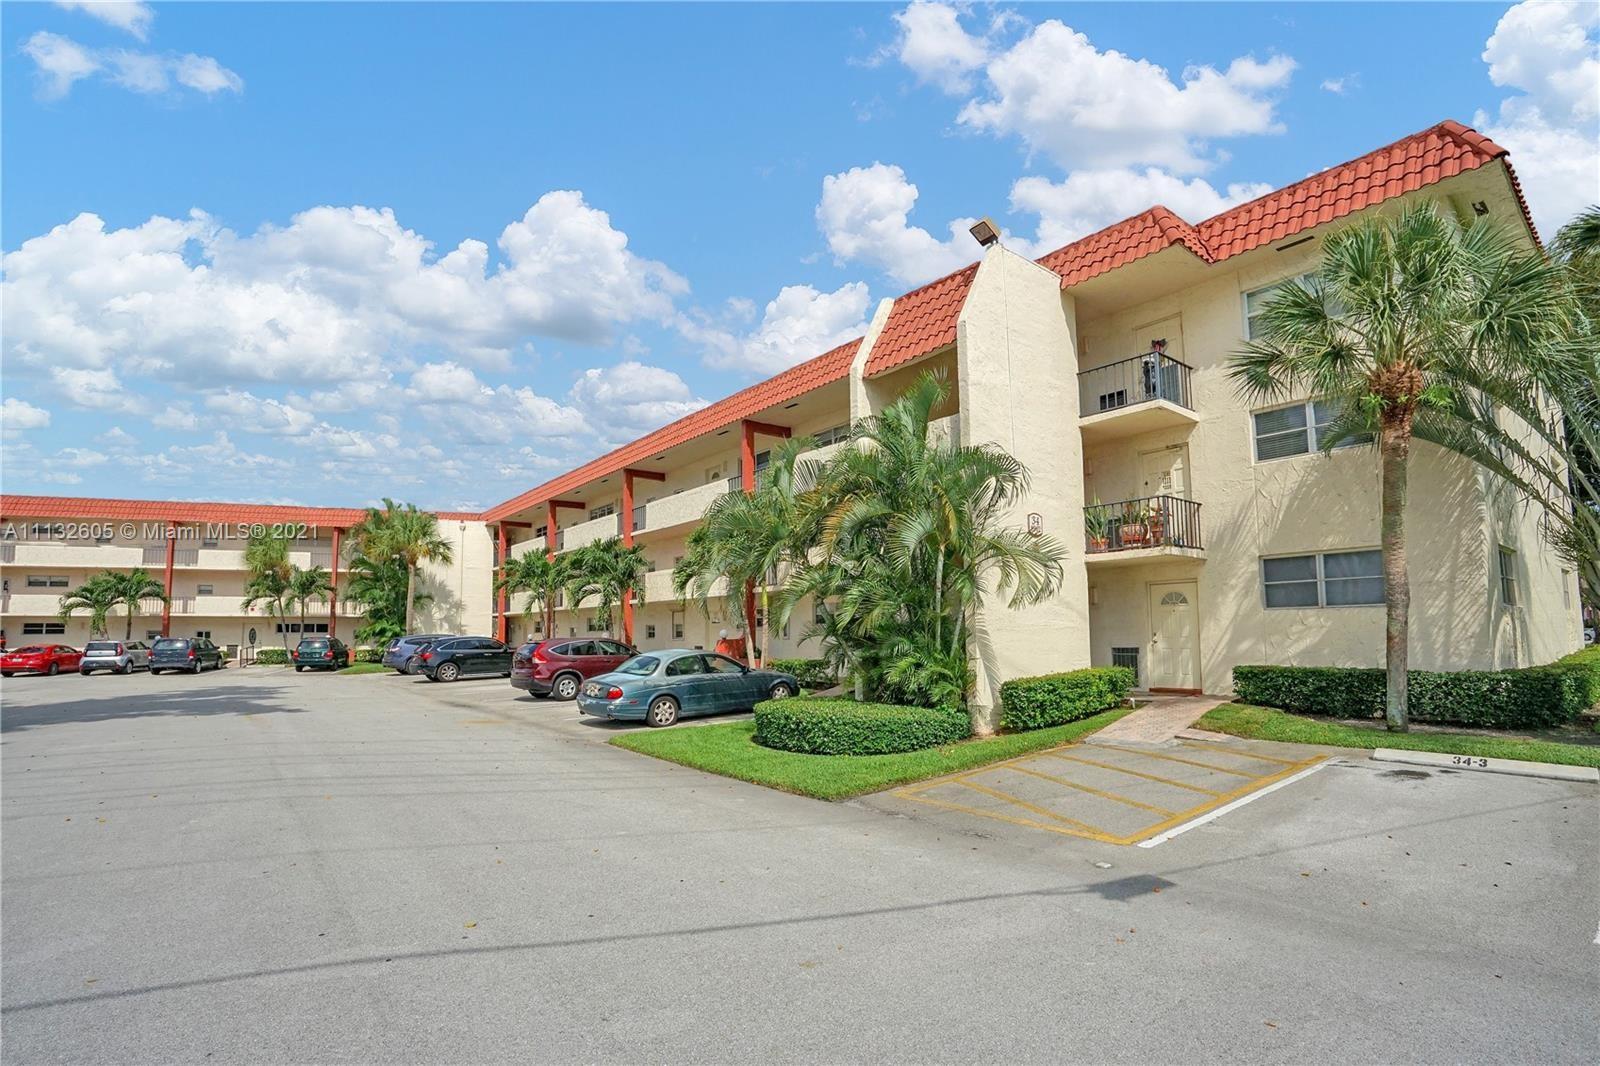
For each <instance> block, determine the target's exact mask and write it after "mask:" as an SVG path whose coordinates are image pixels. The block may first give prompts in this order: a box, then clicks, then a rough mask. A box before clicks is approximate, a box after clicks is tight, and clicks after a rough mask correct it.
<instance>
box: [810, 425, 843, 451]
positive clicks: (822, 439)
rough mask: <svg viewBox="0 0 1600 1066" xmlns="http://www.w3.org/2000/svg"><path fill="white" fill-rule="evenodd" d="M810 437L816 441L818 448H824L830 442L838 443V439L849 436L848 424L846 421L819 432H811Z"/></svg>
mask: <svg viewBox="0 0 1600 1066" xmlns="http://www.w3.org/2000/svg"><path fill="white" fill-rule="evenodd" d="M811 438H812V439H813V440H815V441H816V442H817V447H819V448H826V447H827V446H828V445H830V444H838V443H839V442H840V441H842V440H848V439H849V438H850V424H849V423H848V422H846V423H845V424H844V425H842V426H830V427H829V428H827V429H825V430H823V431H822V432H820V433H813V434H811Z"/></svg>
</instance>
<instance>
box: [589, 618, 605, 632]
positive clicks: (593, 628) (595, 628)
mask: <svg viewBox="0 0 1600 1066" xmlns="http://www.w3.org/2000/svg"><path fill="white" fill-rule="evenodd" d="M584 627H585V628H586V629H587V630H588V631H589V632H590V633H604V632H605V631H606V627H605V626H603V625H601V624H600V619H598V618H594V617H591V618H590V619H589V620H588V621H587V622H585V623H584Z"/></svg>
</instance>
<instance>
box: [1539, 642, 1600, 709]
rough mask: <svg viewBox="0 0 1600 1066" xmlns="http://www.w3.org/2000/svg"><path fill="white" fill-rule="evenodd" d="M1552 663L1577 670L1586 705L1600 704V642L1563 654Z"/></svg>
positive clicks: (1595, 705) (1594, 705)
mask: <svg viewBox="0 0 1600 1066" xmlns="http://www.w3.org/2000/svg"><path fill="white" fill-rule="evenodd" d="M1551 665H1552V666H1558V667H1561V668H1562V669H1565V670H1571V671H1573V672H1575V673H1576V674H1577V675H1578V676H1579V678H1580V679H1581V683H1582V684H1583V687H1584V697H1583V698H1584V699H1585V700H1586V701H1587V703H1586V704H1585V706H1588V707H1597V706H1600V644H1595V645H1593V646H1591V647H1587V648H1584V649H1583V650H1582V651H1575V652H1573V653H1572V654H1571V655H1565V656H1562V657H1561V658H1559V659H1557V660H1556V661H1555V662H1554V663H1552V664H1551Z"/></svg>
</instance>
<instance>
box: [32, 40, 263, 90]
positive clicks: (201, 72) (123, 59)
mask: <svg viewBox="0 0 1600 1066" xmlns="http://www.w3.org/2000/svg"><path fill="white" fill-rule="evenodd" d="M22 54H23V55H25V56H27V57H28V58H29V59H31V60H33V65H34V74H35V75H36V76H37V77H38V80H39V95H40V96H42V97H44V98H45V99H47V100H58V99H60V98H61V97H64V96H66V95H67V94H68V93H70V92H71V91H72V87H73V85H75V84H76V83H77V82H79V81H82V80H83V79H84V78H87V77H91V76H94V75H99V76H102V77H105V78H107V79H109V80H110V81H111V83H112V84H114V85H120V86H121V87H122V88H124V89H129V90H131V91H133V92H136V93H145V94H147V95H148V94H155V93H164V92H166V91H168V90H169V89H170V88H171V87H172V82H173V81H177V83H178V84H179V85H183V86H185V87H187V88H190V89H193V90H195V91H196V92H200V93H204V94H205V95H206V96H215V95H216V94H217V93H220V92H233V93H238V92H243V91H244V79H243V78H241V77H239V75H238V74H236V73H234V72H233V71H231V70H229V69H228V68H227V67H225V66H223V65H222V64H221V63H219V62H217V61H216V60H215V59H214V58H212V57H211V56H198V55H194V54H192V53H190V54H186V55H181V56H174V55H170V54H161V53H157V52H138V51H133V50H131V49H127V48H90V47H88V46H86V45H82V44H79V43H78V42H77V41H74V40H72V39H71V38H70V37H63V36H61V35H60V34H55V33H50V32H49V31H48V30H40V31H38V32H37V33H35V34H34V35H33V36H32V37H29V38H28V39H27V41H25V42H24V43H23V45H22Z"/></svg>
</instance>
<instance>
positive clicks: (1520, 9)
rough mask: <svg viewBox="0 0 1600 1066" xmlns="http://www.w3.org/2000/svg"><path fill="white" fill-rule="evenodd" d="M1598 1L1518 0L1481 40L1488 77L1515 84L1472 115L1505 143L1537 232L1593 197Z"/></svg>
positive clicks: (1597, 189) (1596, 184)
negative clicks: (1488, 108)
mask: <svg viewBox="0 0 1600 1066" xmlns="http://www.w3.org/2000/svg"><path fill="white" fill-rule="evenodd" d="M1597 31H1600V5H1596V4H1593V3H1582V2H1580V3H1557V2H1543V0H1541V2H1537V3H1536V2H1533V0H1525V2H1524V3H1520V4H1517V5H1516V6H1515V7H1512V8H1511V9H1510V10H1508V11H1507V12H1506V13H1505V14H1504V15H1503V16H1501V19H1500V22H1499V23H1498V24H1497V25H1496V26H1495V30H1494V33H1493V34H1492V35H1491V36H1490V37H1489V40H1488V42H1487V43H1486V44H1485V46H1484V50H1483V60H1484V62H1485V63H1487V64H1489V80H1490V81H1492V82H1494V84H1496V85H1498V86H1501V87H1502V88H1508V89H1515V90H1518V92H1517V93H1516V95H1513V96H1509V97H1507V98H1506V99H1504V100H1502V101H1501V103H1500V107H1499V110H1498V112H1497V113H1494V114H1490V113H1488V112H1481V111H1480V112H1479V113H1478V114H1477V115H1476V116H1475V117H1474V119H1473V124H1474V125H1476V126H1477V127H1478V128H1479V129H1480V130H1481V131H1482V132H1483V133H1484V135H1485V136H1488V137H1490V138H1491V139H1493V140H1494V141H1495V142H1497V143H1498V144H1500V145H1502V146H1503V147H1505V148H1507V149H1509V150H1510V151H1511V159H1512V165H1513V166H1515V167H1516V168H1517V176H1518V177H1519V178H1520V179H1521V181H1522V186H1523V191H1524V193H1526V195H1527V198H1528V203H1529V207H1530V208H1531V210H1532V211H1533V217H1534V222H1535V224H1536V225H1538V227H1539V231H1540V233H1541V234H1542V235H1544V236H1545V237H1550V236H1552V235H1554V233H1555V231H1556V229H1558V228H1559V227H1560V226H1561V224H1562V223H1564V222H1566V221H1567V220H1568V219H1570V218H1571V217H1572V216H1573V215H1575V214H1577V212H1578V211H1580V210H1582V209H1583V208H1584V207H1586V206H1588V205H1590V204H1593V203H1595V202H1596V201H1600V35H1597Z"/></svg>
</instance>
